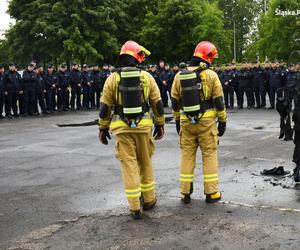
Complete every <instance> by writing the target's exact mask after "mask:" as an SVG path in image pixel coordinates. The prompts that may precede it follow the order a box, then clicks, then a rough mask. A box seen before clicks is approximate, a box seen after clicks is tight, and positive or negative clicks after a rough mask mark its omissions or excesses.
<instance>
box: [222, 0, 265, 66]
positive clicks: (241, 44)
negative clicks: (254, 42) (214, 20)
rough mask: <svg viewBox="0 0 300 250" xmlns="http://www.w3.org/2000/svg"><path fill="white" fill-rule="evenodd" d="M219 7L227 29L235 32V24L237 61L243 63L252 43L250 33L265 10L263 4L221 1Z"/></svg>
mask: <svg viewBox="0 0 300 250" xmlns="http://www.w3.org/2000/svg"><path fill="white" fill-rule="evenodd" d="M218 5H219V7H220V8H221V9H222V10H223V11H224V24H225V25H224V27H225V29H226V30H231V32H233V26H234V22H235V27H236V51H237V61H241V60H242V59H243V53H244V51H245V49H246V47H247V46H248V44H249V42H250V38H251V37H250V36H249V34H250V31H253V28H254V27H255V24H256V22H255V21H256V20H255V18H256V17H257V16H258V15H259V13H261V12H262V10H263V8H262V2H261V1H258V0H219V1H218ZM232 34H233V33H232ZM231 41H232V43H231V51H233V40H231Z"/></svg>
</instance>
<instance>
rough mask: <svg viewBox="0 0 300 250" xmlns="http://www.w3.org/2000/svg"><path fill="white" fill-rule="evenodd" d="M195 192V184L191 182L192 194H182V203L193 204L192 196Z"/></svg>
mask: <svg viewBox="0 0 300 250" xmlns="http://www.w3.org/2000/svg"><path fill="white" fill-rule="evenodd" d="M193 191H194V184H193V182H191V186H190V193H189V194H183V193H181V201H182V202H183V203H184V204H189V203H191V194H192V193H193Z"/></svg>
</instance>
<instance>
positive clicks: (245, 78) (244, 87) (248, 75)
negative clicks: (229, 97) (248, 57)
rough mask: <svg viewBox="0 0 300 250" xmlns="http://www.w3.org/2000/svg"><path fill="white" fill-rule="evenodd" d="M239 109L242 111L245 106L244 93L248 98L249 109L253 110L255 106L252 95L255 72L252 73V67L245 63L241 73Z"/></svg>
mask: <svg viewBox="0 0 300 250" xmlns="http://www.w3.org/2000/svg"><path fill="white" fill-rule="evenodd" d="M238 78H239V108H240V109H242V108H243V105H244V93H246V96H247V107H248V108H251V107H252V106H253V100H252V97H251V95H253V93H251V85H252V79H253V72H252V71H251V68H250V65H249V64H248V63H244V64H243V65H242V68H241V70H240V71H239V75H238Z"/></svg>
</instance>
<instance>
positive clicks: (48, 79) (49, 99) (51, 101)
mask: <svg viewBox="0 0 300 250" xmlns="http://www.w3.org/2000/svg"><path fill="white" fill-rule="evenodd" d="M44 81H45V86H46V106H47V110H48V111H49V112H50V113H53V112H54V111H55V107H56V103H55V95H56V87H57V76H56V74H55V73H54V68H53V65H52V64H49V65H48V66H47V71H46V72H45V75H44Z"/></svg>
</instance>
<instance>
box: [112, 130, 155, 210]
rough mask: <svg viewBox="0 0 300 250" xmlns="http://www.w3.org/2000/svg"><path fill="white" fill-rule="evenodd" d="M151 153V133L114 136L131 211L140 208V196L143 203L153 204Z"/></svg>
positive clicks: (152, 148) (152, 145) (152, 144)
mask: <svg viewBox="0 0 300 250" xmlns="http://www.w3.org/2000/svg"><path fill="white" fill-rule="evenodd" d="M153 152H154V143H153V138H152V135H151V133H121V134H117V135H116V157H117V159H118V160H119V161H120V162H121V167H122V177H123V182H124V186H125V194H126V196H127V199H128V203H129V207H130V210H132V211H137V210H139V209H140V208H141V207H140V197H141V195H143V198H144V202H145V203H150V202H153V201H154V199H155V192H154V177H153V168H152V160H151V157H152V155H153Z"/></svg>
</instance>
